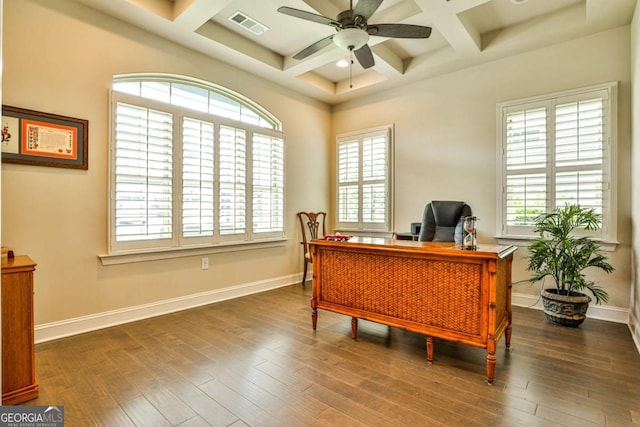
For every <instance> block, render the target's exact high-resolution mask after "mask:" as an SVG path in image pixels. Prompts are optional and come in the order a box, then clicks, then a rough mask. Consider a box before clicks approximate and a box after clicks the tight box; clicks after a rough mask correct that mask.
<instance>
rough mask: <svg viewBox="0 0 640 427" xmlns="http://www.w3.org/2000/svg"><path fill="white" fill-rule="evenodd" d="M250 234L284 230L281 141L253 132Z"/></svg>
mask: <svg viewBox="0 0 640 427" xmlns="http://www.w3.org/2000/svg"><path fill="white" fill-rule="evenodd" d="M252 160H253V161H252V165H253V191H252V195H253V205H252V209H253V233H271V232H281V231H283V230H284V139H283V138H282V137H277V136H269V135H265V134H262V133H256V132H254V133H253V146H252Z"/></svg>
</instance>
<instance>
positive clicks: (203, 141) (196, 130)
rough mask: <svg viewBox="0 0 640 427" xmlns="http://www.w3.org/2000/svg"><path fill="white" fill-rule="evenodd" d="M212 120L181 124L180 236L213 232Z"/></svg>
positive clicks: (187, 119) (188, 120) (186, 120)
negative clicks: (209, 121)
mask: <svg viewBox="0 0 640 427" xmlns="http://www.w3.org/2000/svg"><path fill="white" fill-rule="evenodd" d="M213 135H214V129H213V123H208V122H204V121H200V120H195V119H190V118H185V119H184V121H183V125H182V153H183V154H182V236H183V237H193V236H212V235H213V222H214V221H213V208H214V204H213V196H214V191H213V173H214V167H213V166H214V164H213V152H214V138H213Z"/></svg>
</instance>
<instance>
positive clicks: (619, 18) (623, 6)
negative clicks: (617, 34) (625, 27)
mask: <svg viewBox="0 0 640 427" xmlns="http://www.w3.org/2000/svg"><path fill="white" fill-rule="evenodd" d="M635 5H636V0H587V22H589V23H591V22H592V21H598V25H599V26H601V27H602V28H609V27H611V26H615V25H620V23H621V22H624V24H630V23H631V16H632V14H633V8H634V7H635ZM626 17H629V19H625V18H626ZM625 21H626V22H625Z"/></svg>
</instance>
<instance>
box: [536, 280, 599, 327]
mask: <svg viewBox="0 0 640 427" xmlns="http://www.w3.org/2000/svg"><path fill="white" fill-rule="evenodd" d="M589 302H591V298H590V297H588V296H587V295H585V294H581V293H579V292H572V293H571V295H562V294H558V290H557V289H545V290H543V291H542V305H543V306H544V315H545V317H546V318H547V320H549V321H550V322H551V323H555V324H557V325H562V326H570V327H572V328H576V327H578V325H580V324H581V323H582V322H584V319H586V318H587V309H588V308H589Z"/></svg>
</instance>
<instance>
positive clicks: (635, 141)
mask: <svg viewBox="0 0 640 427" xmlns="http://www.w3.org/2000/svg"><path fill="white" fill-rule="evenodd" d="M631 81H632V82H633V84H632V88H633V90H632V93H631V99H632V102H631V110H632V111H633V112H634V113H635V114H632V117H633V119H632V121H631V129H632V132H631V134H632V140H631V147H632V150H631V154H632V157H631V169H632V171H633V172H632V178H631V182H632V186H631V190H632V195H631V199H632V206H631V212H633V213H634V214H635V215H633V216H632V220H633V223H632V227H631V229H632V234H631V235H632V239H633V242H632V243H633V253H632V256H631V268H632V285H631V301H630V311H631V321H630V325H629V326H630V328H631V332H632V333H633V337H634V340H635V342H636V346H637V347H638V348H639V349H640V272H639V270H638V268H639V267H640V264H639V260H640V228H638V227H639V226H640V222H638V218H637V217H638V215H637V213H638V212H640V194H639V193H638V192H639V191H640V117H639V116H638V113H637V112H638V111H640V8H638V7H636V11H635V15H634V17H633V22H632V24H631Z"/></svg>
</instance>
